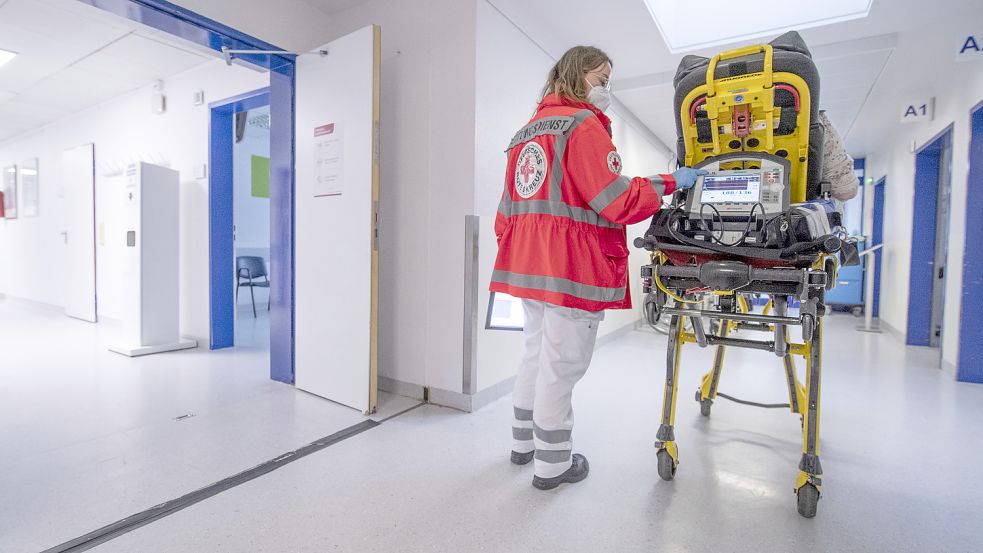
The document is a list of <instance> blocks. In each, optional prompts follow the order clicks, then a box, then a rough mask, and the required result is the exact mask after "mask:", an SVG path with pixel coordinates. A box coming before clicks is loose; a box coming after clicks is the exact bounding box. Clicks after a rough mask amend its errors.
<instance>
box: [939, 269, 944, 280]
mask: <svg viewBox="0 0 983 553" xmlns="http://www.w3.org/2000/svg"><path fill="white" fill-rule="evenodd" d="M944 276H945V267H939V276H938V278H943V277H944Z"/></svg>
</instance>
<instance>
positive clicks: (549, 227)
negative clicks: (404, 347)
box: [490, 94, 675, 311]
mask: <svg viewBox="0 0 983 553" xmlns="http://www.w3.org/2000/svg"><path fill="white" fill-rule="evenodd" d="M610 129H611V121H610V119H608V117H607V116H606V115H604V114H603V113H602V112H600V111H598V110H597V108H595V107H594V106H593V105H591V104H588V103H584V102H578V101H574V100H571V99H569V98H566V97H561V96H559V95H556V94H551V95H549V96H547V97H546V98H544V99H543V102H542V103H541V104H540V105H539V108H538V109H537V111H536V114H535V115H534V116H533V118H532V120H530V122H529V123H528V124H527V125H526V126H525V127H523V128H522V129H520V130H519V132H517V133H516V135H515V137H514V138H513V139H512V141H511V143H510V144H509V147H508V165H507V167H506V171H505V191H504V193H503V194H502V202H501V204H500V205H499V208H498V214H497V216H496V219H495V234H496V235H497V236H498V258H497V259H496V261H495V270H494V272H493V273H492V279H491V287H490V289H491V290H492V291H493V292H504V293H506V294H509V295H512V296H515V297H519V298H527V299H533V300H540V301H545V302H548V303H551V304H554V305H560V306H564V307H574V308H577V309H583V310H585V311H601V310H603V309H625V308H629V307H631V297H630V295H629V293H628V276H629V275H628V274H627V272H628V244H627V240H626V235H625V227H624V226H625V225H629V224H632V223H637V222H639V221H644V220H646V219H648V218H649V217H651V216H652V215H653V214H655V212H656V211H658V210H659V207H660V204H661V201H662V199H661V198H662V195H663V194H671V193H672V192H673V190H675V181H674V180H673V179H672V177H671V176H669V175H660V176H659V178H657V179H654V180H649V179H647V178H642V177H635V178H632V179H629V178H628V177H625V176H623V175H621V157H620V155H618V152H617V150H616V149H615V147H614V144H613V143H612V142H611V131H610Z"/></svg>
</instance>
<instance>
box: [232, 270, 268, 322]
mask: <svg viewBox="0 0 983 553" xmlns="http://www.w3.org/2000/svg"><path fill="white" fill-rule="evenodd" d="M258 278H264V279H265V280H262V281H259V282H257V281H256V280H255V279H258ZM243 279H245V282H243ZM240 286H248V287H249V297H251V298H252V300H253V318H256V294H254V293H253V288H267V289H269V287H270V276H269V274H268V273H267V272H266V263H265V262H264V261H263V258H262V257H258V256H254V255H240V256H239V257H236V305H238V304H239V287H240ZM266 310H267V311H269V310H270V300H269V298H267V300H266Z"/></svg>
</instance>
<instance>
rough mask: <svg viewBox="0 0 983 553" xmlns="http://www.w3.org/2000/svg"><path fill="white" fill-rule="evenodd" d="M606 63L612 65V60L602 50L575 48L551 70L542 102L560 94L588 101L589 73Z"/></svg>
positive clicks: (541, 97)
mask: <svg viewBox="0 0 983 553" xmlns="http://www.w3.org/2000/svg"><path fill="white" fill-rule="evenodd" d="M605 62H607V63H608V64H610V65H611V66H612V67H613V66H614V64H613V63H611V58H609V57H608V55H607V54H605V53H604V51H603V50H601V49H600V48H595V47H593V46H574V47H573V48H571V49H569V50H567V51H566V52H565V53H564V54H563V55H562V56H560V59H559V60H558V61H557V62H556V65H554V66H553V69H550V72H549V74H548V75H547V77H546V85H545V86H544V87H543V91H542V93H541V94H540V95H539V101H540V102H542V100H543V98H545V97H546V96H547V95H548V94H559V95H561V96H568V97H570V98H573V99H575V100H581V101H586V100H587V92H588V91H589V88H588V86H587V81H586V77H587V73H588V72H590V71H593V70H595V69H597V68H598V67H600V66H601V65H603V64H604V63H605Z"/></svg>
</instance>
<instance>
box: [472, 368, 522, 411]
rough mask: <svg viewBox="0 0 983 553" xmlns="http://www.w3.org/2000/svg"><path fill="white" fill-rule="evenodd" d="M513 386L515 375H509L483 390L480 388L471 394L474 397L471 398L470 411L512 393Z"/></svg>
mask: <svg viewBox="0 0 983 553" xmlns="http://www.w3.org/2000/svg"><path fill="white" fill-rule="evenodd" d="M513 388H515V377H514V376H512V377H509V378H506V379H505V380H503V381H501V382H499V383H498V384H495V385H492V386H489V387H487V388H485V389H484V390H481V391H480V392H478V393H477V394H475V395H474V396H473V398H474V399H472V400H471V409H472V411H477V410H478V409H481V408H482V407H484V406H485V405H488V404H490V403H494V402H495V401H497V400H499V399H501V398H503V397H505V396H507V395H509V394H511V393H512V389H513Z"/></svg>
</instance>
